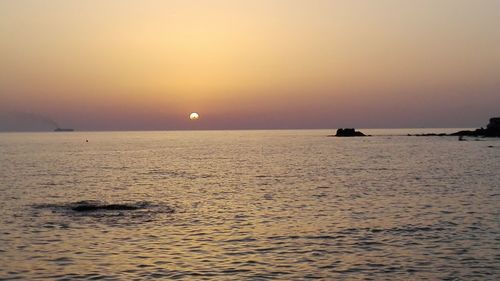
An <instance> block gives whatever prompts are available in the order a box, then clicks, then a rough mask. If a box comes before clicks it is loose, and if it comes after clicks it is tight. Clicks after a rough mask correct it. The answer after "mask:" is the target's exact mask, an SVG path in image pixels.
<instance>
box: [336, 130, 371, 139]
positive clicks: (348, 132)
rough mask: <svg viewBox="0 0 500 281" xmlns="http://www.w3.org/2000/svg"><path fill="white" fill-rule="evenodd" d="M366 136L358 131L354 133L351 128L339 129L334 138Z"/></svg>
mask: <svg viewBox="0 0 500 281" xmlns="http://www.w3.org/2000/svg"><path fill="white" fill-rule="evenodd" d="M365 136H366V135H365V134H363V133H362V132H360V131H356V130H355V129H353V128H345V129H343V128H339V129H338V130H337V133H336V134H335V137H365Z"/></svg>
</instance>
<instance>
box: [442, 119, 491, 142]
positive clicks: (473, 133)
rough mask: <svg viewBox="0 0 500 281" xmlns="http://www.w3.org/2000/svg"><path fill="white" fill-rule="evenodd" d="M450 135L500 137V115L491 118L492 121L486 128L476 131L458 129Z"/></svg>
mask: <svg viewBox="0 0 500 281" xmlns="http://www.w3.org/2000/svg"><path fill="white" fill-rule="evenodd" d="M450 136H469V137H500V117H495V118H491V119H490V123H488V126H486V129H485V128H479V129H476V130H474V131H468V130H465V131H458V132H456V133H453V134H450Z"/></svg>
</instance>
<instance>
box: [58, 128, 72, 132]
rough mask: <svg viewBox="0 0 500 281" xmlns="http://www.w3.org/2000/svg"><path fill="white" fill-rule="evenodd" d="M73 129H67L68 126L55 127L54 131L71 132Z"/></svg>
mask: <svg viewBox="0 0 500 281" xmlns="http://www.w3.org/2000/svg"><path fill="white" fill-rule="evenodd" d="M74 130H75V129H68V128H55V129H54V132H73V131H74Z"/></svg>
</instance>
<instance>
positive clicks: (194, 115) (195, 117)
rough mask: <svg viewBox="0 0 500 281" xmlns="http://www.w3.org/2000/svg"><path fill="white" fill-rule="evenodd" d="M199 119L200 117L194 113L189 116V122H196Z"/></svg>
mask: <svg viewBox="0 0 500 281" xmlns="http://www.w3.org/2000/svg"><path fill="white" fill-rule="evenodd" d="M199 118H200V115H199V114H198V113H196V112H193V113H191V114H189V119H191V120H198V119H199Z"/></svg>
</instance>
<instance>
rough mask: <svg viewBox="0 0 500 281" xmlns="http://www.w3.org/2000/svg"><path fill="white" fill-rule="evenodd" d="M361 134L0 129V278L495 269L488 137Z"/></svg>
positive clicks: (499, 253)
mask: <svg viewBox="0 0 500 281" xmlns="http://www.w3.org/2000/svg"><path fill="white" fill-rule="evenodd" d="M423 131H426V132H428V131H429V130H423ZM437 131H442V130H437ZM452 131H453V130H452ZM367 132H368V133H371V134H375V136H373V137H367V138H329V137H326V135H328V134H332V133H333V132H332V131H319V130H310V131H306V130H303V131H199V132H106V133H90V132H75V133H16V134H14V133H3V134H0V202H1V205H0V211H1V212H0V279H2V280H11V279H22V280H38V279H49V280H72V279H75V280H98V279H100V280H147V279H167V280H168V279H185V280H271V279H276V280H304V279H322V280H426V279H427V280H499V279H500V140H498V139H480V141H475V139H473V138H471V139H468V140H469V141H458V140H457V138H455V137H408V136H402V135H405V134H406V133H408V132H410V130H399V131H398V130H373V131H367ZM398 134H400V135H401V136H397V135H398ZM86 139H88V143H87V142H85V140H86ZM84 200H87V201H88V200H99V202H101V203H100V204H129V205H127V206H136V207H138V208H139V209H138V210H97V211H94V212H77V211H74V210H72V209H71V208H72V206H75V204H78V203H76V202H80V201H84ZM87 203H88V202H87ZM81 204H83V203H81ZM89 204H90V203H89Z"/></svg>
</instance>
